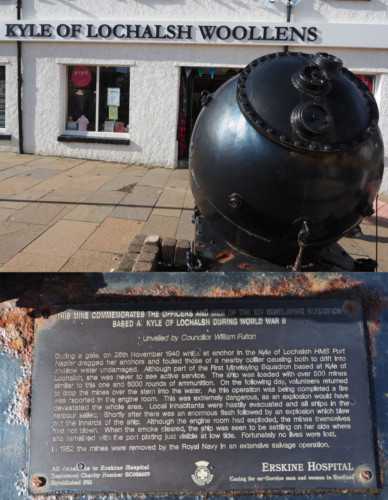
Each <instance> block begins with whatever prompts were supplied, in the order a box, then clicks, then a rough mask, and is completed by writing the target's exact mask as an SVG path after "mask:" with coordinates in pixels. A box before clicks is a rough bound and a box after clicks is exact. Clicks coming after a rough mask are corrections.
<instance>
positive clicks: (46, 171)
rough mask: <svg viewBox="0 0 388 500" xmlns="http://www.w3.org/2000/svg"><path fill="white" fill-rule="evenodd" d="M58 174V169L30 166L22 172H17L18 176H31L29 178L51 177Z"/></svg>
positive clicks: (44, 178) (43, 178)
mask: <svg viewBox="0 0 388 500" xmlns="http://www.w3.org/2000/svg"><path fill="white" fill-rule="evenodd" d="M56 175H58V170H53V169H51V168H31V169H30V170H27V171H26V172H23V173H22V174H19V175H18V177H31V179H41V180H46V179H51V177H55V176H56Z"/></svg>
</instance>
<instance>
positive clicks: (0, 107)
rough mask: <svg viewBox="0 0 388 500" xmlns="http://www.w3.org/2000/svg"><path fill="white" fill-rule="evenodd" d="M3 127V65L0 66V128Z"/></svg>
mask: <svg viewBox="0 0 388 500" xmlns="http://www.w3.org/2000/svg"><path fill="white" fill-rule="evenodd" d="M1 128H5V66H0V129H1Z"/></svg>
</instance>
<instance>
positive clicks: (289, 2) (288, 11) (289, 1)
mask: <svg viewBox="0 0 388 500" xmlns="http://www.w3.org/2000/svg"><path fill="white" fill-rule="evenodd" d="M293 5H294V4H293V3H292V0H288V1H287V19H286V21H287V22H288V23H289V22H290V21H291V11H292V7H293ZM284 52H288V45H286V46H285V47H284Z"/></svg>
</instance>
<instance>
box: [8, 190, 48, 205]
mask: <svg viewBox="0 0 388 500" xmlns="http://www.w3.org/2000/svg"><path fill="white" fill-rule="evenodd" d="M46 194H47V193H46V191H38V190H36V191H35V190H33V189H27V190H26V191H21V192H20V193H18V194H16V195H12V196H6V195H4V194H0V207H1V208H12V209H16V210H20V209H21V208H23V207H25V206H27V205H28V204H29V203H30V202H31V201H36V200H39V198H42V197H43V196H45V195H46Z"/></svg>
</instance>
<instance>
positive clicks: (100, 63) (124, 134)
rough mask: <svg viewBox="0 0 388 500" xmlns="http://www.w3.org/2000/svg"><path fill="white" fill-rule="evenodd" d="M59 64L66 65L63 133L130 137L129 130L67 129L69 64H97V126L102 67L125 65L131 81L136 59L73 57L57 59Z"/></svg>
mask: <svg viewBox="0 0 388 500" xmlns="http://www.w3.org/2000/svg"><path fill="white" fill-rule="evenodd" d="M56 63H57V64H61V65H63V66H64V74H65V92H64V109H63V120H64V121H63V125H62V129H64V131H63V134H65V135H67V136H71V135H72V136H76V137H95V138H101V139H128V137H129V131H128V132H102V131H96V130H87V131H83V130H67V129H66V123H67V121H66V120H67V107H68V102H69V94H68V92H69V89H68V69H69V66H78V65H79V66H81V65H82V66H95V67H96V68H97V74H96V126H98V125H97V124H98V114H99V100H100V96H99V91H98V89H99V84H100V70H99V68H100V67H113V68H117V67H123V68H129V82H131V69H132V68H131V67H132V66H133V65H134V61H122V60H121V61H116V62H115V61H112V60H109V62H108V61H107V62H104V61H98V62H96V61H93V62H92V61H88V60H85V59H82V60H79V59H77V60H71V59H66V60H62V59H57V60H56ZM130 89H131V83H129V91H130ZM130 100H131V97H129V101H130ZM129 110H130V108H129V107H128V122H129Z"/></svg>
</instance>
